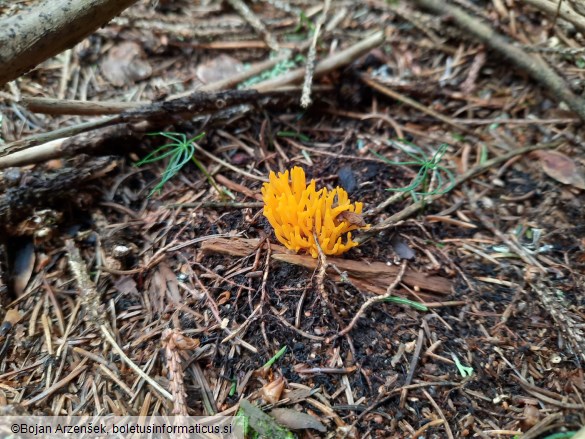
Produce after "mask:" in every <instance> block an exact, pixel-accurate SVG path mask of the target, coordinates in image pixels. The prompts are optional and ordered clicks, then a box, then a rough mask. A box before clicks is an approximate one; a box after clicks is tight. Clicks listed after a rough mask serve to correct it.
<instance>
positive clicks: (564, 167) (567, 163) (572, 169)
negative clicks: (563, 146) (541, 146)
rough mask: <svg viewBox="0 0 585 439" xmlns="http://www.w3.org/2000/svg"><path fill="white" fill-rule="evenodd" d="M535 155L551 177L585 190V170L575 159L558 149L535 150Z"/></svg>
mask: <svg viewBox="0 0 585 439" xmlns="http://www.w3.org/2000/svg"><path fill="white" fill-rule="evenodd" d="M534 156H536V157H537V158H538V159H539V160H540V164H541V165H542V170H543V171H544V173H545V174H546V175H548V176H549V177H550V178H554V179H555V180H556V181H558V182H560V183H563V184H570V185H571V186H575V187H577V188H579V189H584V190H585V172H583V169H582V168H580V167H579V166H578V165H577V164H576V163H575V161H574V160H573V159H571V158H570V157H568V156H566V155H565V154H563V153H561V152H558V151H535V152H534Z"/></svg>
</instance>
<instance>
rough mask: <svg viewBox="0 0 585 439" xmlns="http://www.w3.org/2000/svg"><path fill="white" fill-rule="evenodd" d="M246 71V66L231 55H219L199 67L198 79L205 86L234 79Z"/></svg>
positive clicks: (197, 71)
mask: <svg viewBox="0 0 585 439" xmlns="http://www.w3.org/2000/svg"><path fill="white" fill-rule="evenodd" d="M243 70H244V65H243V64H242V63H241V62H240V61H238V60H237V59H235V58H232V57H231V56H229V55H219V56H218V57H217V58H213V59H211V60H209V61H207V62H205V63H203V64H199V65H198V66H197V70H196V73H197V77H198V78H199V80H200V81H201V82H203V83H204V84H209V83H211V82H217V81H221V80H223V79H226V78H230V77H233V76H234V75H236V74H237V73H240V72H242V71H243Z"/></svg>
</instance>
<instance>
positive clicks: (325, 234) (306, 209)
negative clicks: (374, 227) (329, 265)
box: [262, 166, 369, 258]
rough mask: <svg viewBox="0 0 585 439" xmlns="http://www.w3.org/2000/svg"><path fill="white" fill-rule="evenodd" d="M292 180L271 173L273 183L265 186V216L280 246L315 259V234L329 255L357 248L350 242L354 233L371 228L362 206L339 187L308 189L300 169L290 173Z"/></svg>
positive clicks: (287, 173) (316, 254)
mask: <svg viewBox="0 0 585 439" xmlns="http://www.w3.org/2000/svg"><path fill="white" fill-rule="evenodd" d="M290 180H291V181H289V171H285V172H284V173H281V172H279V173H278V176H276V174H275V173H274V172H271V173H270V181H269V182H268V183H264V186H263V187H262V198H263V200H264V216H265V217H266V218H268V221H269V222H270V224H271V225H272V227H274V232H275V233H276V237H277V238H278V240H279V241H280V242H281V243H283V244H284V245H285V246H286V247H287V248H289V249H291V250H294V251H296V252H298V251H300V250H304V251H306V252H309V253H311V256H313V257H314V258H316V257H317V256H318V254H319V253H318V250H317V246H316V244H315V238H314V236H313V232H314V233H315V235H316V236H317V239H318V240H319V245H320V246H321V248H322V249H323V253H325V254H326V255H340V254H342V253H344V252H346V251H347V250H349V249H350V248H352V247H355V246H356V245H358V243H357V242H355V241H353V240H352V239H351V231H352V230H356V229H358V228H367V227H369V226H366V225H365V223H364V222H363V219H362V218H361V216H359V214H360V213H361V212H362V203H359V202H356V203H355V204H352V203H351V202H350V201H349V198H348V196H347V192H345V191H344V190H343V189H342V188H340V187H337V188H335V189H333V190H332V191H328V190H327V188H323V189H320V190H318V191H317V190H316V189H315V180H311V183H309V186H307V180H306V178H305V171H304V170H303V168H300V167H298V166H296V167H294V168H293V169H292V170H291V171H290ZM344 236H345V237H346V238H347V239H346V242H345V243H343V237H344Z"/></svg>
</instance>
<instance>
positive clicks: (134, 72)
mask: <svg viewBox="0 0 585 439" xmlns="http://www.w3.org/2000/svg"><path fill="white" fill-rule="evenodd" d="M145 58H146V55H145V53H144V51H143V50H142V47H140V46H139V45H138V44H137V43H134V42H132V41H128V42H124V43H121V44H120V45H118V46H115V47H113V48H112V49H110V51H109V52H108V55H107V57H106V59H105V60H104V61H103V62H102V64H101V71H102V74H103V75H104V76H105V77H106V79H107V80H108V81H109V82H110V83H111V84H112V85H115V86H116V87H122V86H123V85H125V84H128V83H133V82H136V81H140V80H142V79H146V78H148V77H150V75H151V74H152V67H151V66H150V64H149V63H148V61H145Z"/></svg>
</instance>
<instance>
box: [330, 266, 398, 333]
mask: <svg viewBox="0 0 585 439" xmlns="http://www.w3.org/2000/svg"><path fill="white" fill-rule="evenodd" d="M405 271H406V261H403V262H402V265H401V266H400V271H399V272H398V274H397V275H396V279H394V282H392V284H390V286H389V287H388V289H387V290H386V294H383V295H380V296H374V297H370V298H369V299H368V300H366V301H365V302H364V303H363V304H362V306H361V307H360V309H359V310H358V312H357V313H356V314H355V316H353V319H351V322H349V325H347V326H346V327H345V328H344V329H342V330H341V331H339V332H338V333H337V334H335V335H334V336H333V337H332V338H330V339H328V340H327V342H328V343H330V342H332V341H333V340H335V339H336V338H339V337H341V336H342V335H345V334H347V333H348V332H349V331H351V330H352V329H353V327H354V326H355V325H356V323H357V321H358V320H359V319H360V317H361V316H362V315H363V314H364V313H365V312H366V310H367V309H368V308H369V307H370V306H372V305H373V304H374V303H378V302H383V301H384V300H386V299H387V298H388V297H390V296H392V293H393V292H394V289H395V288H396V287H397V286H398V284H399V283H400V281H401V280H402V276H404V272H405Z"/></svg>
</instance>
